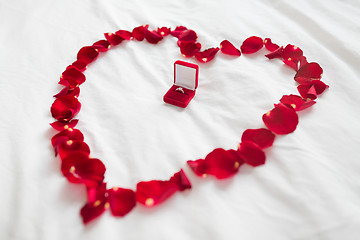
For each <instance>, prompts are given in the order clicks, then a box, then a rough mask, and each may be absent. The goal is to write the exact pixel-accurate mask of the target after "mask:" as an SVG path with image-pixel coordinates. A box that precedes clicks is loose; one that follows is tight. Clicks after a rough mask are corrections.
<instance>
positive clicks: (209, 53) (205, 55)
mask: <svg viewBox="0 0 360 240" xmlns="http://www.w3.org/2000/svg"><path fill="white" fill-rule="evenodd" d="M219 50H220V49H219V48H218V47H217V48H209V49H206V50H205V51H202V52H197V53H195V58H196V59H197V60H198V61H199V62H202V63H206V62H210V61H211V60H213V59H214V57H215V55H216V53H217V52H218V51H219Z"/></svg>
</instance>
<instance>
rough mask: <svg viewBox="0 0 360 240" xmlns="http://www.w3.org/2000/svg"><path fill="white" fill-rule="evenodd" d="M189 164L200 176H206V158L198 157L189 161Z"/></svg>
mask: <svg viewBox="0 0 360 240" xmlns="http://www.w3.org/2000/svg"><path fill="white" fill-rule="evenodd" d="M187 164H188V165H189V167H190V168H191V170H193V172H194V173H195V174H196V175H198V176H199V177H206V174H207V171H208V168H207V166H206V164H205V160H204V159H198V160H195V161H192V160H189V161H187Z"/></svg>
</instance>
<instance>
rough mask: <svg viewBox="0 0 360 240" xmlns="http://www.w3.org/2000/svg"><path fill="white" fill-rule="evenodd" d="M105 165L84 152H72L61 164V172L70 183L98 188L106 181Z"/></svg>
mask: <svg viewBox="0 0 360 240" xmlns="http://www.w3.org/2000/svg"><path fill="white" fill-rule="evenodd" d="M105 170H106V168H105V166H104V164H103V163H102V162H101V161H100V160H99V159H96V158H89V155H88V154H86V153H84V152H71V154H69V155H68V156H67V157H66V158H64V159H63V161H62V162H61V171H62V173H63V174H64V176H65V177H66V178H67V180H68V181H69V182H72V183H83V184H85V185H86V186H87V187H96V186H98V185H99V184H101V183H102V182H103V180H104V174H105Z"/></svg>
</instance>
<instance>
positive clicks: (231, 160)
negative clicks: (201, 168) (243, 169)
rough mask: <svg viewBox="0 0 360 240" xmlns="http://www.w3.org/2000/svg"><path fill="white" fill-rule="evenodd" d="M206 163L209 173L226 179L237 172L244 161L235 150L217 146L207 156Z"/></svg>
mask: <svg viewBox="0 0 360 240" xmlns="http://www.w3.org/2000/svg"><path fill="white" fill-rule="evenodd" d="M205 164H206V166H207V168H208V169H207V172H206V173H207V174H210V175H214V176H215V177H216V178H218V179H224V178H229V177H231V176H233V175H234V174H236V173H237V172H238V171H239V167H240V166H241V165H242V164H243V161H242V159H241V158H239V156H238V154H237V153H236V151H235V150H227V151H226V150H224V149H222V148H216V149H214V150H213V151H212V152H211V153H209V154H208V155H207V156H206V158H205Z"/></svg>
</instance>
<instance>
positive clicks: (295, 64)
mask: <svg viewBox="0 0 360 240" xmlns="http://www.w3.org/2000/svg"><path fill="white" fill-rule="evenodd" d="M283 62H284V63H285V64H286V65H288V66H289V67H291V68H292V69H294V70H295V71H297V70H298V69H299V61H298V60H295V59H292V60H287V59H284V60H283Z"/></svg>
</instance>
